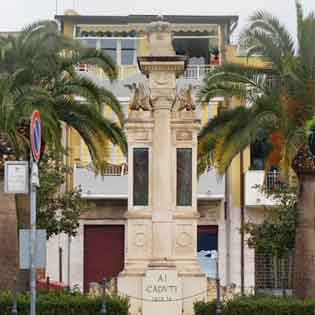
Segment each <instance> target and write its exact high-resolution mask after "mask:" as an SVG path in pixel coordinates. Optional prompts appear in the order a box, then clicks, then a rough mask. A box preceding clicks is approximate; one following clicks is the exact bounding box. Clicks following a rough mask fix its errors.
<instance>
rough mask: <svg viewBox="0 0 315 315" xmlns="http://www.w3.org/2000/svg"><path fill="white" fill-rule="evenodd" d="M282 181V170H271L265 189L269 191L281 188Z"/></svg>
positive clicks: (267, 176) (267, 175)
mask: <svg viewBox="0 0 315 315" xmlns="http://www.w3.org/2000/svg"><path fill="white" fill-rule="evenodd" d="M281 186H282V183H281V181H280V172H279V171H277V170H273V171H270V172H268V173H267V174H266V179H265V189H266V191H267V192H272V191H274V190H278V189H280V188H281Z"/></svg>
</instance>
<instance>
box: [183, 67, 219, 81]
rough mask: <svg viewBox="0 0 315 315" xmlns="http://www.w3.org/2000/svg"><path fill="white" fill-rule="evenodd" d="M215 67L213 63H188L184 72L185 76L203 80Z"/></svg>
mask: <svg viewBox="0 0 315 315" xmlns="http://www.w3.org/2000/svg"><path fill="white" fill-rule="evenodd" d="M214 67H215V66H213V65H188V66H187V68H186V71H185V72H184V78H185V79H194V80H202V79H203V78H204V77H205V75H206V74H207V73H209V72H210V71H211V70H212V69H214Z"/></svg>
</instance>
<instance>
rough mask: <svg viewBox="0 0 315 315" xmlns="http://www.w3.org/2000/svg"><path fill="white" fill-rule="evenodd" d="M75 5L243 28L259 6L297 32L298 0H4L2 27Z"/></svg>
mask: <svg viewBox="0 0 315 315" xmlns="http://www.w3.org/2000/svg"><path fill="white" fill-rule="evenodd" d="M56 2H57V10H58V14H63V12H64V11H65V10H66V9H69V8H71V9H72V8H74V9H75V10H77V11H78V12H79V13H80V14H88V15H114V14H115V15H127V14H185V15H189V14H191V15H224V14H233V15H234V14H235V15H239V17H240V22H239V28H238V30H240V29H241V28H242V26H244V24H245V23H246V19H247V17H248V16H249V15H250V14H251V13H252V12H253V11H255V10H257V9H267V10H269V11H270V12H272V13H274V14H276V15H277V16H278V17H280V18H281V20H282V21H283V22H284V23H286V25H287V27H288V28H289V30H290V31H291V32H293V33H295V27H296V24H295V20H296V18H295V1H294V0H190V1H187V0H0V31H15V30H18V29H19V28H21V27H23V25H25V24H27V23H31V22H33V21H35V20H39V19H47V18H49V19H52V18H53V17H54V15H55V13H56ZM302 3H303V5H304V9H305V11H306V12H307V11H309V10H315V1H314V0H302Z"/></svg>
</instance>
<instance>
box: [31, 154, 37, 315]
mask: <svg viewBox="0 0 315 315" xmlns="http://www.w3.org/2000/svg"><path fill="white" fill-rule="evenodd" d="M31 165H32V166H31V187H30V188H31V189H30V191H31V237H30V249H31V250H30V254H31V255H30V256H31V257H30V265H31V273H30V287H31V313H30V315H35V314H36V266H35V262H36V261H35V260H36V256H35V255H36V186H37V184H36V183H37V181H38V167H37V163H36V162H34V161H33V158H32V157H31Z"/></svg>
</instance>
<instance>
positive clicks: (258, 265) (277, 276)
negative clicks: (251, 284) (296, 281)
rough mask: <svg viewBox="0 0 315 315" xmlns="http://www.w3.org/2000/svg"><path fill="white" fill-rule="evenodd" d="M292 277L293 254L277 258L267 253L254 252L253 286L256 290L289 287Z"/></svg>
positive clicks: (273, 289) (274, 289) (275, 289)
mask: <svg viewBox="0 0 315 315" xmlns="http://www.w3.org/2000/svg"><path fill="white" fill-rule="evenodd" d="M292 279H293V255H289V257H286V258H283V259H279V258H276V257H273V256H272V255H271V254H269V253H263V252H257V251H256V252H255V286H256V288H257V289H258V290H260V291H264V290H271V291H277V290H283V289H291V288H292ZM280 293H281V292H280Z"/></svg>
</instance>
